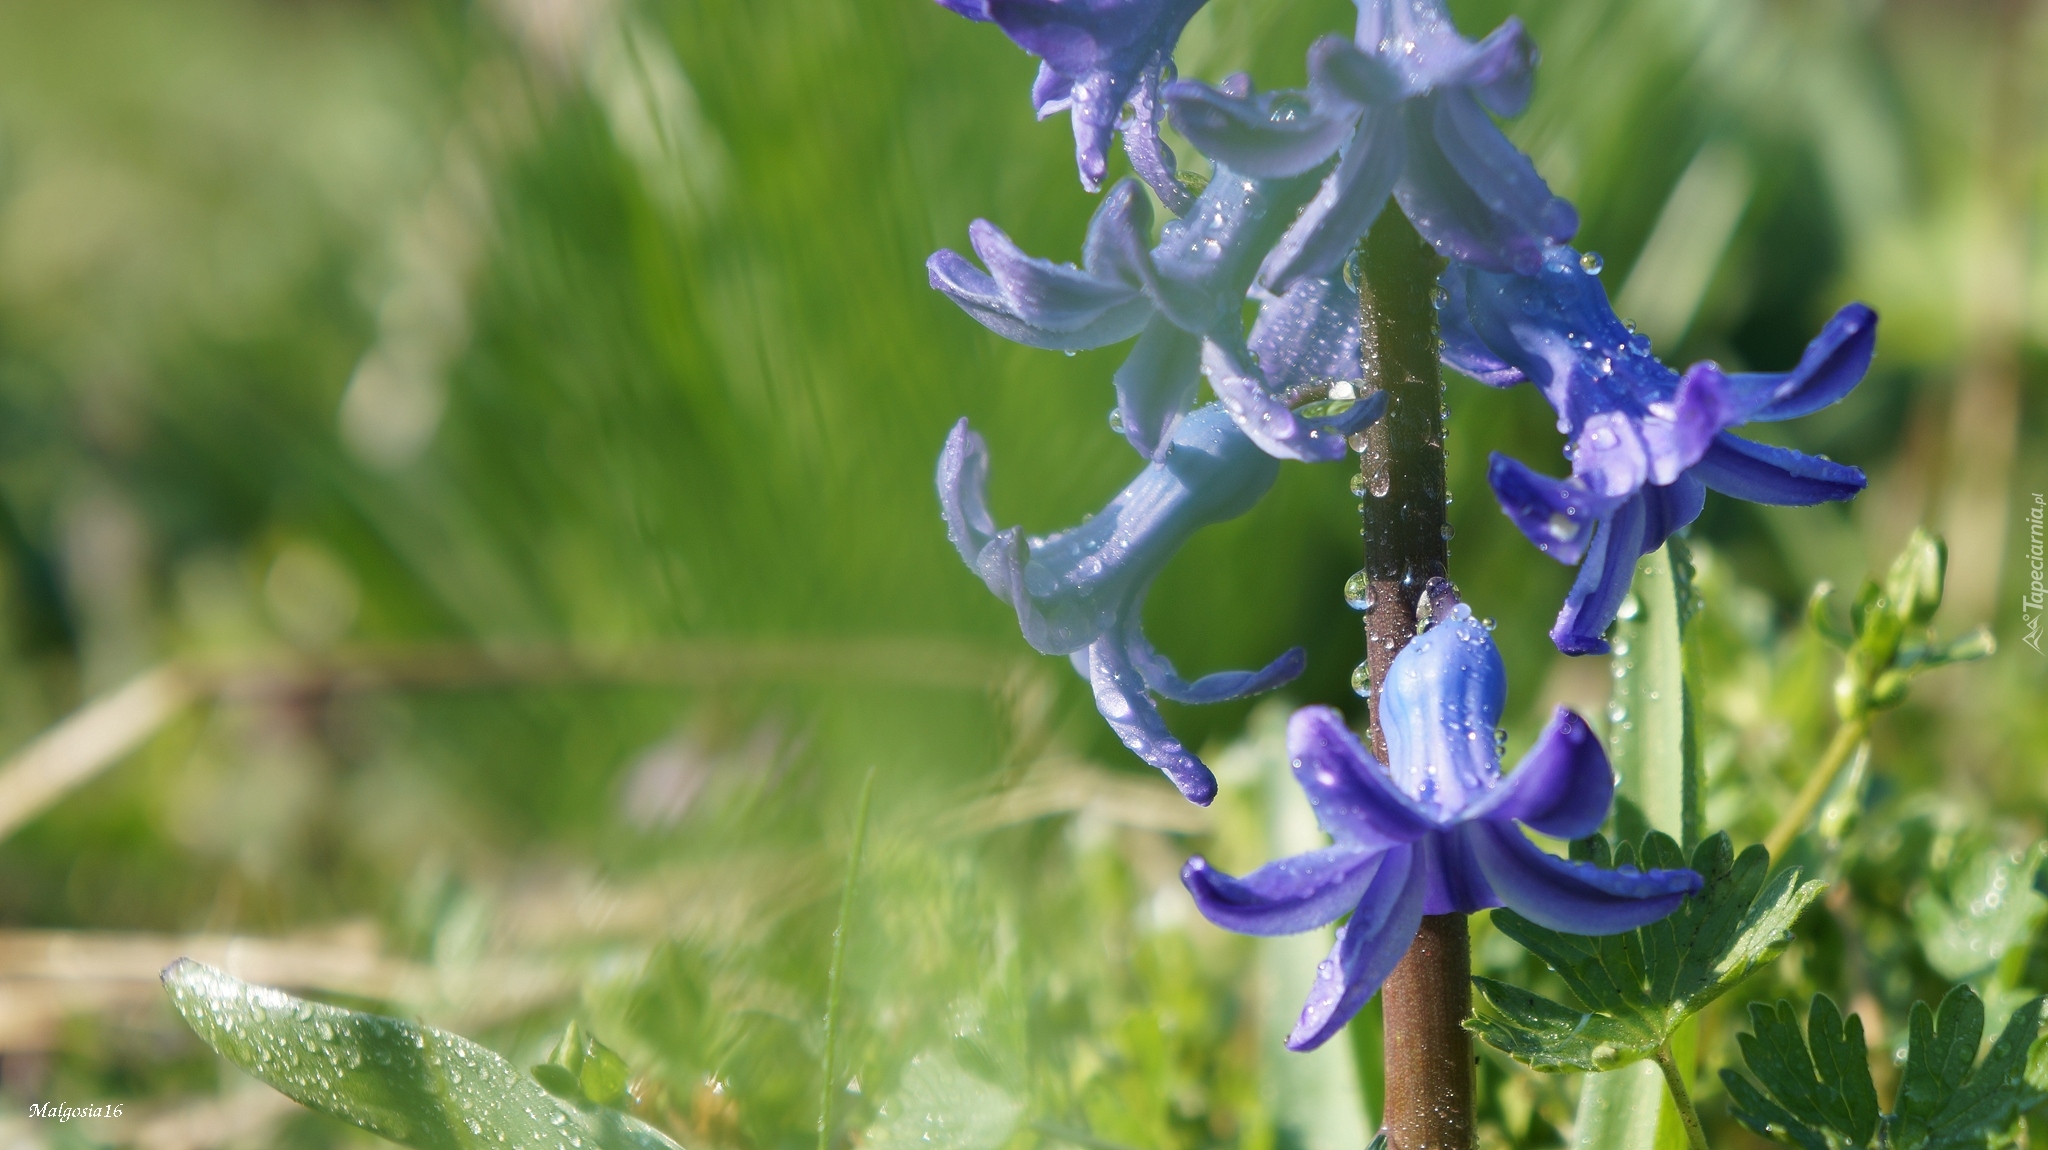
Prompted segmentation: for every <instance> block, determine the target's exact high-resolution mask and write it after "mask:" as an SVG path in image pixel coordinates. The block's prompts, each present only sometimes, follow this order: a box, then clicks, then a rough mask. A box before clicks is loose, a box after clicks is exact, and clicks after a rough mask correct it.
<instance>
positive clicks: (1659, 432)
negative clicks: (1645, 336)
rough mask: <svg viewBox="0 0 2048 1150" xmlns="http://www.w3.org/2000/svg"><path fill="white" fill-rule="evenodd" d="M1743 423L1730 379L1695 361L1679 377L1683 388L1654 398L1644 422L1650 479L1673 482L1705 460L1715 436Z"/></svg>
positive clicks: (1710, 366)
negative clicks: (1726, 428) (1688, 469)
mask: <svg viewBox="0 0 2048 1150" xmlns="http://www.w3.org/2000/svg"><path fill="white" fill-rule="evenodd" d="M1740 422H1742V415H1741V411H1740V407H1739V403H1738V400H1737V399H1736V396H1735V394H1734V391H1733V389H1732V388H1731V387H1730V386H1729V384H1728V377H1727V376H1725V375H1723V374H1721V369H1720V368H1718V367H1716V366H1714V365H1713V364H1712V363H1696V364H1694V365H1692V367H1690V368H1688V369H1687V370H1686V373H1685V374H1684V375H1683V376H1681V377H1679V380H1678V392H1677V394H1675V395H1673V396H1672V397H1671V398H1670V399H1669V400H1663V401H1658V402H1653V403H1651V404H1650V405H1649V409H1648V414H1646V415H1645V416H1644V417H1643V420H1642V435H1643V444H1644V446H1645V448H1646V449H1647V454H1648V457H1649V464H1650V469H1649V481H1650V482H1651V483H1656V484H1665V483H1670V482H1671V481H1672V480H1674V479H1676V478H1678V477H1679V476H1680V475H1682V474H1684V472H1685V469H1686V468H1688V467H1691V466H1692V465H1693V464H1695V463H1698V462H1699V461H1700V456H1702V455H1704V454H1706V451H1707V445H1708V444H1710V443H1712V442H1713V441H1714V436H1716V435H1719V434H1720V433H1721V430H1722V429H1723V428H1725V427H1728V426H1730V425H1731V424H1736V423H1740Z"/></svg>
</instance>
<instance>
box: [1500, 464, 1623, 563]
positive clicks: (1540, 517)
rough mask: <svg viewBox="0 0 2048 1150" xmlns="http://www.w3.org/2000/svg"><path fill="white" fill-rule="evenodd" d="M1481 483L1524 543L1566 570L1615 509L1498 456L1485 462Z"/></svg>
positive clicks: (1575, 483)
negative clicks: (1490, 488) (1498, 503)
mask: <svg viewBox="0 0 2048 1150" xmlns="http://www.w3.org/2000/svg"><path fill="white" fill-rule="evenodd" d="M1486 482H1487V483H1488V484H1489V485H1490V486H1492V488H1493V497H1494V498H1495V499H1497V500H1499V501H1500V509H1501V510H1502V511H1503V512H1505V513H1506V514H1507V517H1508V520H1509V521H1510V522H1512V523H1513V524H1514V525H1515V526H1516V527H1518V528H1520V529H1521V532H1522V534H1523V535H1525V536H1527V537H1528V539H1529V542H1531V543H1534V544H1535V545H1536V549H1537V550H1538V551H1541V552H1543V553H1544V554H1546V555H1548V556H1550V557H1551V558H1552V559H1555V560H1557V561H1558V562H1560V563H1566V564H1571V563H1577V562H1578V561H1579V560H1580V559H1581V558H1583V557H1584V556H1585V554H1586V544H1587V543H1588V542H1590V541H1591V539H1592V537H1593V528H1594V526H1595V525H1596V524H1597V523H1598V522H1599V520H1600V517H1601V516H1603V515H1606V514H1608V513H1609V512H1611V511H1613V510H1614V508H1615V507H1616V506H1618V505H1619V503H1620V500H1617V499H1611V498H1608V497H1607V496H1603V495H1596V494H1594V493H1593V492H1592V491H1590V490H1588V489H1587V487H1586V485H1585V484H1584V483H1582V482H1580V481H1579V480H1577V479H1552V478H1551V477H1550V476H1548V475H1542V474H1539V473H1537V472H1535V471H1532V470H1530V468H1529V467H1528V465H1526V464H1524V463H1523V462H1522V461H1521V460H1519V459H1514V458H1511V457H1509V456H1506V455H1502V454H1501V453H1500V452H1498V451H1496V452H1494V453H1493V455H1492V457H1491V458H1490V459H1489V460H1488V462H1487V466H1486Z"/></svg>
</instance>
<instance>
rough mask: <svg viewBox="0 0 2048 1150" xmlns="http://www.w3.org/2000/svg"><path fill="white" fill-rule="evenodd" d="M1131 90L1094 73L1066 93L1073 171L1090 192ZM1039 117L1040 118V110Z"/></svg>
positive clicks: (1109, 76) (1106, 160) (1102, 172)
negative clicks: (1071, 140)
mask: <svg viewBox="0 0 2048 1150" xmlns="http://www.w3.org/2000/svg"><path fill="white" fill-rule="evenodd" d="M990 2H991V3H992V4H994V3H1001V2H1002V0H990ZM990 11H994V9H993V8H991V9H990ZM1132 87H1133V85H1132V84H1131V82H1130V81H1129V80H1126V79H1125V78H1124V77H1121V76H1118V75H1115V74H1113V73H1110V72H1100V71H1095V72H1085V73H1083V74H1081V75H1080V76H1079V77H1078V78H1076V79H1075V81H1074V85H1073V87H1072V88H1070V89H1068V91H1067V97H1066V103H1067V117H1068V119H1069V121H1070V122H1071V123H1072V124H1073V126H1074V167H1075V169H1076V170H1077V171H1079V172H1080V174H1081V186H1082V187H1083V188H1086V189H1087V190H1089V191H1091V192H1093V191H1096V190H1098V189H1100V188H1101V187H1102V177H1103V176H1104V175H1105V174H1107V173H1108V171H1109V138H1110V136H1111V135H1112V134H1114V133H1115V131H1116V124H1117V119H1118V117H1120V116H1121V115H1122V114H1123V108H1124V99H1125V97H1126V96H1127V95H1128V94H1129V92H1130V89H1131V88H1132ZM1040 114H1041V115H1043V114H1044V113H1043V111H1042V110H1041V112H1040Z"/></svg>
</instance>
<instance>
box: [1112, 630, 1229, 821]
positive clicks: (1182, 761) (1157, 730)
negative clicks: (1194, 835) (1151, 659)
mask: <svg viewBox="0 0 2048 1150" xmlns="http://www.w3.org/2000/svg"><path fill="white" fill-rule="evenodd" d="M1088 680H1089V683H1090V685H1092V686H1093V687H1094V689H1095V709H1096V710H1097V711H1100V712H1101V713H1102V717H1103V718H1104V719H1105V720H1107V721H1108V723H1109V729H1110V730H1112V731H1114V732H1116V737H1117V738H1118V739H1121V740H1122V741H1123V744H1124V746H1126V747H1128V748H1130V751H1131V753H1132V754H1134V755H1136V756H1138V757H1139V758H1140V759H1143V760H1144V761H1145V763H1146V764H1147V765H1149V766H1151V767H1154V768H1156V769H1158V770H1159V771H1160V772H1162V773H1163V774H1165V775H1166V777H1167V779H1168V780H1169V781H1170V782H1172V783H1173V785H1174V786H1175V787H1176V788H1177V789H1178V790H1179V791H1180V793H1181V794H1183V795H1185V796H1187V799H1188V801H1189V802H1192V803H1194V804H1196V805H1197V806H1204V807H1206V806H1208V805H1209V803H1210V802H1211V801H1212V800H1214V799H1215V798H1216V776H1215V775H1213V774H1211V773H1210V772H1209V768H1208V767H1207V766H1204V765H1203V763H1202V760H1200V759H1198V758H1196V757H1195V756H1194V755H1193V754H1191V753H1190V752H1189V751H1188V749H1187V748H1186V747H1184V746H1182V745H1181V741H1180V740H1179V739H1176V738H1174V737H1173V732H1172V731H1169V730H1167V729H1166V720H1165V719H1164V718H1162V717H1161V716H1160V714H1159V707H1158V705H1157V704H1155V703H1153V701H1152V697H1151V696H1150V695H1148V694H1146V693H1145V681H1144V679H1143V677H1142V676H1140V675H1139V674H1138V671H1137V668H1135V667H1133V666H1131V664H1130V661H1129V660H1128V659H1126V658H1125V657H1124V649H1123V643H1122V642H1121V641H1119V639H1118V638H1117V637H1115V636H1107V635H1105V636H1104V637H1102V638H1100V639H1097V640H1096V641H1095V642H1094V643H1092V644H1090V645H1089V647H1088Z"/></svg>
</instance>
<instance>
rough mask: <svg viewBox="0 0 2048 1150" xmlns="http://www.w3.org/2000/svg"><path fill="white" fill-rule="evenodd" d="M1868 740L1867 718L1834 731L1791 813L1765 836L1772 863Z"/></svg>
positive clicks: (1782, 853)
mask: <svg viewBox="0 0 2048 1150" xmlns="http://www.w3.org/2000/svg"><path fill="white" fill-rule="evenodd" d="M1869 736H1870V716H1869V715H1868V714H1859V715H1857V716H1856V717H1855V718H1853V719H1850V720H1849V721H1848V722H1845V723H1843V724H1842V725H1841V726H1839V727H1836V728H1835V737H1834V739H1833V740H1831V741H1830V742H1829V743H1828V749H1827V750H1826V751H1823V752H1822V753H1821V756H1820V763H1819V764H1818V765H1817V766H1815V767H1814V768H1813V774H1811V775H1808V776H1807V779H1806V785H1805V786H1803V787H1801V788H1799V797H1798V798H1795V799H1793V800H1792V806H1791V809H1789V810H1787V811H1786V812H1785V813H1784V815H1783V816H1782V817H1780V818H1779V819H1778V825H1776V826H1774V827H1772V828H1771V833H1770V834H1768V835H1765V836H1764V849H1765V850H1767V851H1769V852H1771V857H1772V858H1773V859H1776V858H1781V857H1783V855H1784V853H1785V848H1786V847H1788V846H1791V845H1792V838H1793V836H1795V835H1797V834H1798V833H1799V832H1800V831H1802V830H1804V829H1806V824H1807V821H1808V820H1810V819H1812V818H1813V812H1814V811H1816V810H1818V809H1820V802H1821V800H1822V799H1823V798H1826V797H1827V793H1828V788H1829V787H1831V786H1833V785H1834V784H1835V776H1837V775H1839V774H1841V773H1842V768H1843V767H1844V766H1846V765H1847V764H1848V763H1849V762H1850V760H1852V759H1854V758H1855V757H1856V748H1857V747H1860V746H1862V745H1863V740H1864V739H1866V738H1868V737H1869Z"/></svg>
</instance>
